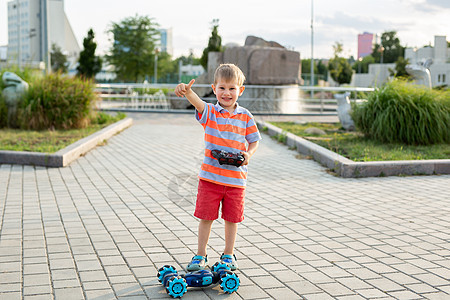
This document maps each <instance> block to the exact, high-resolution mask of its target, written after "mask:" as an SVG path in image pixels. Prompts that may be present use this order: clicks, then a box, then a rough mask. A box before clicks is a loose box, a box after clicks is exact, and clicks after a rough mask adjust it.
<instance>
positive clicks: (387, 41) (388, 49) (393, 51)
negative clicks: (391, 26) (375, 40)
mask: <svg viewBox="0 0 450 300" xmlns="http://www.w3.org/2000/svg"><path fill="white" fill-rule="evenodd" d="M404 52H405V47H403V46H402V45H400V40H399V38H398V37H397V31H386V32H383V33H382V34H381V44H375V46H374V47H373V50H372V56H373V57H374V58H375V61H376V62H377V63H380V62H383V63H394V62H396V61H397V60H398V58H399V57H400V56H404ZM381 58H383V60H382V61H381Z"/></svg>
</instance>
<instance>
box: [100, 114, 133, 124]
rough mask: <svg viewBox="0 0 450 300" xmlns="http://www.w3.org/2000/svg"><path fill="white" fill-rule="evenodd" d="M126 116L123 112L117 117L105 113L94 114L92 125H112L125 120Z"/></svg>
mask: <svg viewBox="0 0 450 300" xmlns="http://www.w3.org/2000/svg"><path fill="white" fill-rule="evenodd" d="M126 116H127V115H126V114H124V113H123V112H118V113H117V114H116V115H115V116H113V115H111V114H107V113H105V112H97V113H95V114H92V116H91V124H98V125H104V124H111V123H114V122H117V121H120V120H122V119H124V118H125V117H126Z"/></svg>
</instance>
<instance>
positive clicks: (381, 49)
mask: <svg viewBox="0 0 450 300" xmlns="http://www.w3.org/2000/svg"><path fill="white" fill-rule="evenodd" d="M378 51H380V54H381V58H380V63H381V64H383V52H384V47H383V46H381V47H380V48H379V49H378Z"/></svg>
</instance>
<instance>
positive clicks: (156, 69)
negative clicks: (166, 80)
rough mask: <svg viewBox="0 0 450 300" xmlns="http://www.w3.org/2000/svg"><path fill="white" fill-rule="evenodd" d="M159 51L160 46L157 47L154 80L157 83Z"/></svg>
mask: <svg viewBox="0 0 450 300" xmlns="http://www.w3.org/2000/svg"><path fill="white" fill-rule="evenodd" d="M158 53H159V49H158V47H156V48H155V71H154V74H155V78H154V79H153V82H154V83H155V84H156V83H158Z"/></svg>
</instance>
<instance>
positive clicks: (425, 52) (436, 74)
mask: <svg viewBox="0 0 450 300" xmlns="http://www.w3.org/2000/svg"><path fill="white" fill-rule="evenodd" d="M405 58H406V59H409V62H410V64H423V63H425V62H426V61H427V60H429V59H431V60H432V62H433V63H432V64H431V65H430V67H429V70H430V74H431V85H432V86H433V87H434V86H441V85H447V86H448V85H449V83H450V48H449V47H448V43H447V37H446V36H439V35H436V36H435V37H434V47H430V46H427V47H422V48H406V49H405Z"/></svg>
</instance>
